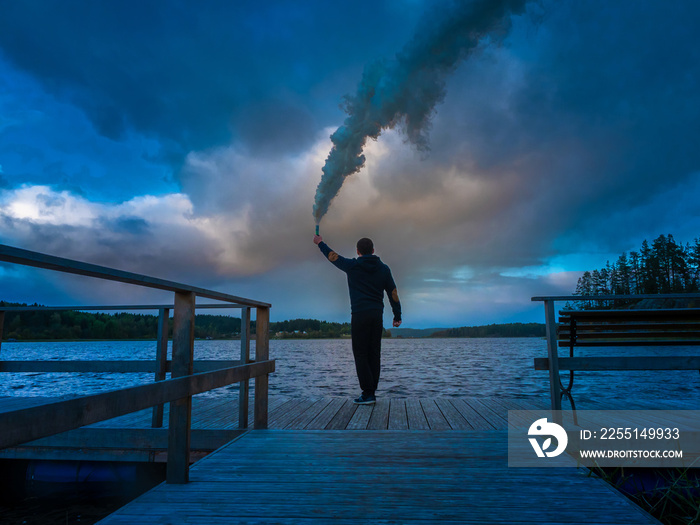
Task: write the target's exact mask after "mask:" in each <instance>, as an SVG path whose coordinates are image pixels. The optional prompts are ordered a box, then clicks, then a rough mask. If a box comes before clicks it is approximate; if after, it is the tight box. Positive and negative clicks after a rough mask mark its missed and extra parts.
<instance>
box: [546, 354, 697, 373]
mask: <svg viewBox="0 0 700 525" xmlns="http://www.w3.org/2000/svg"><path fill="white" fill-rule="evenodd" d="M535 370H549V358H547V357H536V358H535ZM559 370H583V371H593V370H596V371H610V370H700V356H645V357H639V356H634V357H621V356H617V357H560V358H559Z"/></svg>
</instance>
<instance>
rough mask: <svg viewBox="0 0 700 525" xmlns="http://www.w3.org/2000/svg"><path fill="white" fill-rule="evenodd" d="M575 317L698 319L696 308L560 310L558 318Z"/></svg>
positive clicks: (699, 314) (698, 314)
mask: <svg viewBox="0 0 700 525" xmlns="http://www.w3.org/2000/svg"><path fill="white" fill-rule="evenodd" d="M562 317H564V318H570V317H576V318H577V319H646V318H650V317H651V318H653V319H673V320H676V321H678V320H681V319H687V320H691V321H692V320H698V319H700V309H698V308H666V309H658V310H560V311H559V318H560V319H561V318H562Z"/></svg>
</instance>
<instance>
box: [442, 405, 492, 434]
mask: <svg viewBox="0 0 700 525" xmlns="http://www.w3.org/2000/svg"><path fill="white" fill-rule="evenodd" d="M452 406H454V407H455V408H456V409H457V410H458V411H459V413H460V414H462V417H464V419H466V420H467V421H468V422H469V424H470V425H471V426H472V428H474V429H476V430H493V429H495V428H496V426H495V425H493V424H492V423H491V422H490V421H489V420H488V419H487V418H485V417H484V416H482V415H481V414H480V413H479V412H478V411H477V410H475V409H474V408H473V407H472V406H471V405H469V404H468V403H467V402H466V401H465V400H464V399H453V400H452Z"/></svg>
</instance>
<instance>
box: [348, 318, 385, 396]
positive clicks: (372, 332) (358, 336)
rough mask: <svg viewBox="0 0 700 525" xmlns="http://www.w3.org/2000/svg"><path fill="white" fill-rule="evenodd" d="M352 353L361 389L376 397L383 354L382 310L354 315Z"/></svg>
mask: <svg viewBox="0 0 700 525" xmlns="http://www.w3.org/2000/svg"><path fill="white" fill-rule="evenodd" d="M350 326H351V332H350V333H351V334H352V353H353V355H354V356H355V369H356V370H357V379H359V380H360V388H361V389H362V393H363V394H365V395H374V391H375V390H377V385H378V384H379V371H380V368H381V352H382V331H383V330H384V327H383V326H382V312H381V311H380V310H375V311H369V312H360V313H356V314H352V322H351V324H350Z"/></svg>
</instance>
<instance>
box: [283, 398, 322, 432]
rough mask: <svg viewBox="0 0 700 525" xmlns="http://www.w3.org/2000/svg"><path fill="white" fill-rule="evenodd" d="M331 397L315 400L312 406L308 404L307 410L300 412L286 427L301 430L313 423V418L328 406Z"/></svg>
mask: <svg viewBox="0 0 700 525" xmlns="http://www.w3.org/2000/svg"><path fill="white" fill-rule="evenodd" d="M330 401H331V399H330V398H329V397H324V398H321V399H317V400H316V401H314V402H313V403H312V404H311V406H308V407H307V408H306V410H304V411H303V412H301V413H300V414H298V415H297V416H296V417H295V418H294V419H292V420H291V421H290V422H289V423H287V425H286V426H285V427H284V428H289V429H293V430H301V429H303V428H304V427H305V426H306V425H308V424H309V423H311V421H313V419H314V418H315V417H316V416H317V415H319V413H320V412H321V411H322V410H323V409H324V408H326V406H328V404H329V403H330Z"/></svg>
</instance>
